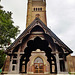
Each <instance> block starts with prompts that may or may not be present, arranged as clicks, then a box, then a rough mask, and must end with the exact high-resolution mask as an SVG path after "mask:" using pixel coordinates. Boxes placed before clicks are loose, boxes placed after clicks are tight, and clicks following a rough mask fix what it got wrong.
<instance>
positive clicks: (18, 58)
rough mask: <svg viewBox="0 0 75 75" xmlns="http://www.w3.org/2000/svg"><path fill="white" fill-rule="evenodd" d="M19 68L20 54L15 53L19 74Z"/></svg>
mask: <svg viewBox="0 0 75 75" xmlns="http://www.w3.org/2000/svg"><path fill="white" fill-rule="evenodd" d="M19 69H20V54H18V55H17V73H18V74H19Z"/></svg>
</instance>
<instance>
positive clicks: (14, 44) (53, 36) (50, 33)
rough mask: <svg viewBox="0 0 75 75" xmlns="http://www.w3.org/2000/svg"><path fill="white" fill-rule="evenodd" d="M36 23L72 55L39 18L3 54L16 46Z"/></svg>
mask: <svg viewBox="0 0 75 75" xmlns="http://www.w3.org/2000/svg"><path fill="white" fill-rule="evenodd" d="M36 21H38V22H40V23H41V25H42V27H43V28H44V29H46V30H47V31H48V33H49V35H50V36H51V37H52V38H54V39H55V40H56V41H57V42H58V43H59V44H60V45H61V46H62V47H63V48H65V49H66V50H67V51H68V52H69V53H73V51H72V50H71V49H70V48H69V47H68V46H67V45H65V44H64V43H63V42H62V41H61V40H60V39H59V38H58V37H57V36H56V35H55V34H54V33H53V32H52V31H51V30H50V29H49V28H48V27H47V26H46V25H45V24H44V23H43V22H42V21H41V20H40V19H39V18H35V20H34V21H33V22H32V23H31V24H30V25H29V26H28V27H27V28H26V29H25V30H24V31H23V33H22V34H21V35H20V36H19V37H18V38H17V39H16V40H15V41H14V42H13V43H12V44H11V45H10V46H9V47H8V48H7V49H6V51H5V52H7V51H9V50H11V49H12V48H14V47H15V46H17V45H18V44H19V43H20V40H21V39H22V37H25V36H26V34H27V32H28V31H29V29H30V27H31V26H32V25H34V23H35V22H36Z"/></svg>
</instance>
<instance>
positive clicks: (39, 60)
mask: <svg viewBox="0 0 75 75" xmlns="http://www.w3.org/2000/svg"><path fill="white" fill-rule="evenodd" d="M34 63H43V60H42V59H41V58H40V57H37V58H36V59H35V60H34Z"/></svg>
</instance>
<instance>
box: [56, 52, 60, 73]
mask: <svg viewBox="0 0 75 75" xmlns="http://www.w3.org/2000/svg"><path fill="white" fill-rule="evenodd" d="M56 64H57V73H58V74H59V73H60V62H59V54H58V52H56Z"/></svg>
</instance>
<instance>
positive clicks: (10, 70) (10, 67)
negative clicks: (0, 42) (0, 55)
mask: <svg viewBox="0 0 75 75" xmlns="http://www.w3.org/2000/svg"><path fill="white" fill-rule="evenodd" d="M11 72H12V57H11V58H10V66H9V72H8V73H11Z"/></svg>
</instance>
